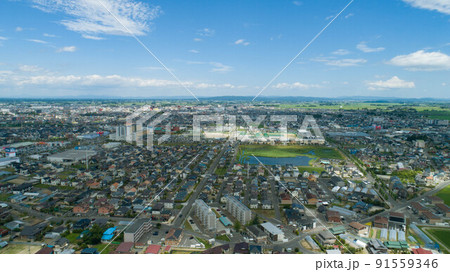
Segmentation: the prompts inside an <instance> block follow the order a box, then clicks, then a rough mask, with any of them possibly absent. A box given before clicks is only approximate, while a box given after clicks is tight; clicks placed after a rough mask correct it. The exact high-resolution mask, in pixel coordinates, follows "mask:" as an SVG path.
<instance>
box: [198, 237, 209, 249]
mask: <svg viewBox="0 0 450 272" xmlns="http://www.w3.org/2000/svg"><path fill="white" fill-rule="evenodd" d="M195 239H197V241H199V242H200V243H202V244H204V245H205V248H206V249H208V248H211V244H210V243H209V242H208V241H206V240H205V239H202V238H198V237H195Z"/></svg>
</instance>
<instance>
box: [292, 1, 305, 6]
mask: <svg viewBox="0 0 450 272" xmlns="http://www.w3.org/2000/svg"><path fill="white" fill-rule="evenodd" d="M292 4H294V5H296V6H298V7H299V6H301V5H302V4H303V3H302V2H300V1H292Z"/></svg>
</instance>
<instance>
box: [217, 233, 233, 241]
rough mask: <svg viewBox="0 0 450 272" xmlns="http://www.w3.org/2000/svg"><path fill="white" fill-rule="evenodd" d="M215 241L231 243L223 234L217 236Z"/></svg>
mask: <svg viewBox="0 0 450 272" xmlns="http://www.w3.org/2000/svg"><path fill="white" fill-rule="evenodd" d="M216 240H222V241H227V242H229V241H231V240H230V238H228V236H226V235H225V234H223V235H219V236H217V237H216Z"/></svg>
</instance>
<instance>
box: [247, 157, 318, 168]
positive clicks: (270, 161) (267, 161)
mask: <svg viewBox="0 0 450 272" xmlns="http://www.w3.org/2000/svg"><path fill="white" fill-rule="evenodd" d="M256 158H258V160H260V161H261V163H262V164H264V165H283V166H284V165H286V164H292V165H294V166H309V161H310V160H312V159H311V158H310V157H308V156H297V157H290V158H272V157H258V156H256ZM258 160H256V159H255V157H253V156H249V157H248V160H246V161H245V162H246V163H247V162H248V163H249V164H259V162H258Z"/></svg>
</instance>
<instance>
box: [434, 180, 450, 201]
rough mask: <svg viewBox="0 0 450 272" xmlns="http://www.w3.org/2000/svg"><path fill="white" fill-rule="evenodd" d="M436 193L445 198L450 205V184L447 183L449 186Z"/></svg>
mask: <svg viewBox="0 0 450 272" xmlns="http://www.w3.org/2000/svg"><path fill="white" fill-rule="evenodd" d="M436 195H437V196H438V197H440V198H441V199H442V200H444V202H445V204H446V205H448V206H450V185H447V187H445V188H444V189H442V190H440V191H439V192H438V193H437V194H436Z"/></svg>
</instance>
